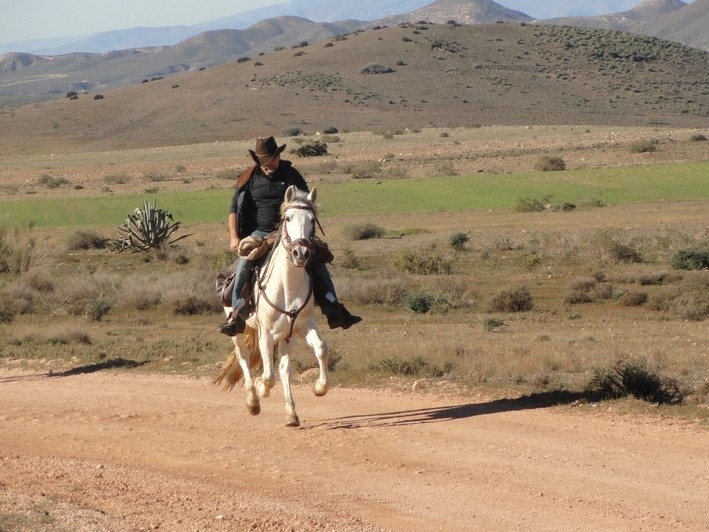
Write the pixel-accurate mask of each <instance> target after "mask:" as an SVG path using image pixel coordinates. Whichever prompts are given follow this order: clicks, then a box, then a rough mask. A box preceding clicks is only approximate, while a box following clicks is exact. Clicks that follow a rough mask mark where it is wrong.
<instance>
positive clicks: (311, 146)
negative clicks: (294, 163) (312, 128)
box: [295, 140, 327, 157]
mask: <svg viewBox="0 0 709 532" xmlns="http://www.w3.org/2000/svg"><path fill="white" fill-rule="evenodd" d="M295 154H296V155H297V156H298V157H318V156H320V155H327V144H325V143H324V142H320V141H319V140H315V141H313V142H308V143H307V144H303V145H302V146H300V147H298V148H297V149H296V150H295Z"/></svg>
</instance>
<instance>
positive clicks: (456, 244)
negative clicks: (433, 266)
mask: <svg viewBox="0 0 709 532" xmlns="http://www.w3.org/2000/svg"><path fill="white" fill-rule="evenodd" d="M468 240H470V237H469V236H468V235H467V234H465V233H453V234H452V235H451V236H450V238H449V239H448V243H449V244H450V245H451V247H452V248H453V249H455V250H456V251H464V250H465V245H466V244H467V243H468Z"/></svg>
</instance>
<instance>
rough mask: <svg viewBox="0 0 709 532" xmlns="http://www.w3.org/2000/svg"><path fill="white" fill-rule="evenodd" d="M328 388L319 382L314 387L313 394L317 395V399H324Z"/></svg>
mask: <svg viewBox="0 0 709 532" xmlns="http://www.w3.org/2000/svg"><path fill="white" fill-rule="evenodd" d="M327 390H328V387H327V385H325V384H320V383H319V382H316V383H315V384H314V385H313V393H314V394H315V395H316V397H322V396H323V395H325V394H326V393H327Z"/></svg>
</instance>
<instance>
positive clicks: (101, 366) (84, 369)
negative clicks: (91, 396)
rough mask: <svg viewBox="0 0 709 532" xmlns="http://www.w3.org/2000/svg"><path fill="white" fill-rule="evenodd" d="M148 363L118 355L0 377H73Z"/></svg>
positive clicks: (2, 381)
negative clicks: (84, 362) (112, 357)
mask: <svg viewBox="0 0 709 532" xmlns="http://www.w3.org/2000/svg"><path fill="white" fill-rule="evenodd" d="M147 363H148V361H147V360H145V361H143V362H136V361H135V360H127V359H125V358H122V357H118V358H114V359H111V360H104V361H102V362H97V363H96V364H87V365H85V366H78V367H76V368H71V369H67V370H64V371H56V372H55V371H51V370H50V371H49V372H47V373H40V374H31V375H18V376H12V377H6V378H3V379H0V384H3V383H6V382H14V381H28V380H39V379H46V378H53V377H72V376H74V375H82V374H84V373H95V372H97V371H103V370H105V369H114V368H127V369H132V368H137V367H139V366H142V365H143V364H147Z"/></svg>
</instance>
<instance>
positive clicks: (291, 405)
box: [278, 349, 300, 427]
mask: <svg viewBox="0 0 709 532" xmlns="http://www.w3.org/2000/svg"><path fill="white" fill-rule="evenodd" d="M283 351H284V352H283V354H282V355H281V361H280V363H279V364H278V372H279V373H280V375H281V384H283V395H284V396H285V399H286V427H298V426H300V420H299V419H298V414H296V413H295V401H293V394H292V392H291V389H290V350H285V349H284V350H283Z"/></svg>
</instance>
